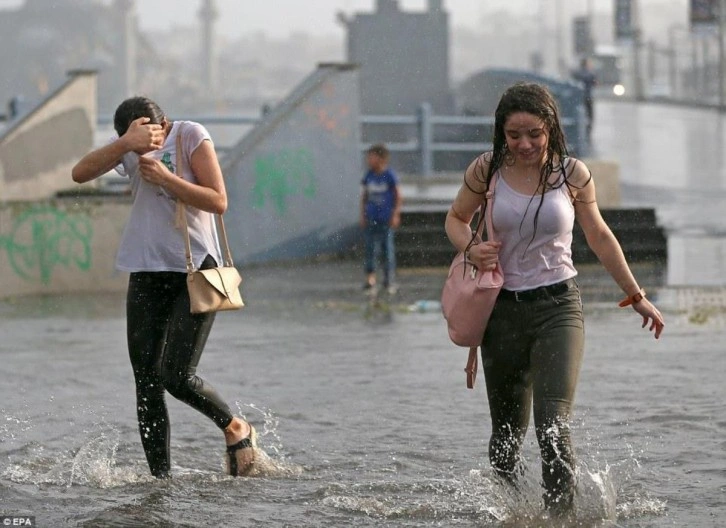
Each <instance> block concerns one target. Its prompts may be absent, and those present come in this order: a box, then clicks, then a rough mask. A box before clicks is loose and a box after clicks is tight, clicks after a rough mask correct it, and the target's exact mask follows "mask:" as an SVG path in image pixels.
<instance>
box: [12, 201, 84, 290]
mask: <svg viewBox="0 0 726 528" xmlns="http://www.w3.org/2000/svg"><path fill="white" fill-rule="evenodd" d="M92 231H93V230H92V227H91V223H90V221H89V219H88V218H87V217H85V216H79V215H69V214H66V213H65V212H63V211H60V210H58V209H55V208H53V207H50V206H38V207H31V208H29V209H28V210H26V211H24V212H23V213H22V214H20V215H19V216H18V217H17V220H16V221H15V223H14V226H13V230H12V232H11V233H10V234H9V235H8V236H2V235H0V247H4V248H5V250H6V251H7V254H8V261H9V262H10V265H11V267H12V269H13V270H14V271H15V273H16V274H17V275H18V276H20V277H22V278H23V279H25V280H40V281H41V282H42V283H43V284H47V283H48V282H50V278H51V276H52V274H53V269H54V268H55V266H57V265H63V266H66V267H69V266H72V265H75V266H77V267H78V268H79V269H81V270H84V271H85V270H88V269H89V268H90V267H91V235H92Z"/></svg>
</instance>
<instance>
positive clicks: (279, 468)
mask: <svg viewBox="0 0 726 528" xmlns="http://www.w3.org/2000/svg"><path fill="white" fill-rule="evenodd" d="M236 405H237V409H238V411H239V414H240V415H241V416H242V419H244V420H245V421H250V422H252V423H253V425H255V429H257V445H258V448H257V450H256V452H255V464H254V467H253V469H252V471H251V472H250V474H249V476H251V477H297V476H300V475H301V474H302V473H303V468H302V466H299V465H297V464H293V463H292V462H289V461H287V460H286V459H285V452H284V446H283V443H282V439H281V438H280V435H279V433H278V426H279V423H280V420H279V418H278V417H277V416H276V415H275V414H274V413H273V412H272V411H271V410H270V409H266V408H263V407H259V406H257V405H256V404H254V403H247V404H240V403H239V402H236ZM243 408H247V409H249V410H251V411H253V412H254V413H256V414H258V415H260V416H261V417H262V424H261V425H260V422H259V420H253V419H251V418H250V419H249V420H248V417H247V415H246V414H245V413H244V412H243ZM268 452H269V453H273V455H274V457H271V456H270V455H269V454H268Z"/></svg>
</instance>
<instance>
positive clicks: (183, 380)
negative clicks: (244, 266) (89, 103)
mask: <svg viewBox="0 0 726 528" xmlns="http://www.w3.org/2000/svg"><path fill="white" fill-rule="evenodd" d="M114 128H115V129H116V132H117V134H118V138H115V139H114V140H113V141H111V142H110V143H109V144H107V145H105V146H103V147H101V148H99V149H96V150H94V151H92V152H90V153H89V154H87V155H86V156H84V157H83V158H82V159H81V160H80V161H79V162H78V163H77V164H76V165H75V167H73V172H72V176H73V180H74V181H75V182H77V183H84V182H87V181H90V180H93V179H95V178H98V177H99V176H101V175H102V174H105V173H106V172H108V171H109V170H111V169H113V168H116V170H117V171H118V172H119V173H120V174H122V175H126V176H128V177H129V179H130V182H131V190H132V196H133V205H132V208H131V215H130V218H129V221H128V224H127V225H126V229H125V231H124V234H123V237H122V239H121V244H120V247H119V251H118V256H117V259H116V267H117V268H118V269H119V270H121V271H126V272H129V273H130V275H129V288H128V293H127V299H126V322H127V341H128V349H129V356H130V359H131V365H132V367H133V371H134V379H135V382H136V400H137V412H138V420H139V431H140V433H141V443H142V444H143V447H144V451H145V453H146V458H147V461H148V464H149V468H150V470H151V473H152V474H153V475H154V476H155V477H157V478H169V477H170V467H171V457H170V450H169V435H170V425H169V416H168V412H167V408H166V402H165V399H164V393H165V391H168V392H169V393H170V394H171V395H172V396H174V397H175V398H177V399H179V400H181V401H183V402H184V403H186V404H188V405H190V406H191V407H193V408H194V409H197V410H198V411H200V412H201V413H203V414H204V415H205V416H207V417H209V418H210V419H211V420H212V421H214V423H215V424H216V425H217V426H218V427H219V428H220V429H221V430H222V431H223V433H224V437H225V441H226V444H227V463H228V470H229V472H230V474H232V475H245V474H248V473H249V471H250V469H251V468H252V466H253V464H254V460H255V449H256V440H255V430H254V428H253V427H252V426H251V425H250V424H248V423H247V422H245V421H244V420H242V419H241V418H238V417H236V416H234V415H232V412H231V411H230V408H229V406H228V405H227V404H226V403H225V402H224V401H223V400H222V399H221V397H220V396H219V394H217V392H216V391H215V390H214V389H213V388H212V387H210V386H209V385H208V384H206V382H204V381H203V380H202V379H201V378H199V377H198V376H197V375H196V368H197V365H198V363H199V359H200V357H201V355H202V352H203V350H204V345H205V343H206V341H207V337H208V336H209V332H210V330H211V328H212V324H213V322H214V314H213V313H210V314H192V313H190V308H189V295H188V291H187V286H186V275H187V271H186V261H185V242H184V237H183V235H182V232H181V231H180V230H179V229H177V228H176V227H175V217H176V211H177V207H176V204H177V201H181V202H183V203H184V204H185V205H186V206H187V207H186V208H185V209H186V214H187V222H188V225H189V236H190V239H191V246H192V255H194V258H195V262H194V265H195V266H196V267H198V268H201V269H205V268H211V267H215V266H216V265H217V263H219V262H221V261H222V259H221V256H220V254H219V248H218V245H217V243H216V240H217V237H216V231H215V224H214V214H222V213H224V211H225V210H226V209H227V194H226V191H225V186H224V178H223V176H222V170H221V168H220V166H219V162H218V160H217V155H216V152H215V150H214V145H213V144H212V140H211V137H210V136H209V133H208V132H207V130H206V129H205V128H204V127H203V126H202V125H200V124H199V123H194V122H191V121H184V122H180V121H175V122H172V121H169V120H168V119H167V118H166V116H165V115H164V113H163V112H162V110H161V109H160V108H159V106H158V105H157V104H156V103H155V102H154V101H152V100H150V99H147V98H145V97H132V98H130V99H127V100H125V101H123V102H122V103H121V104H120V105H119V107H118V108H117V109H116V112H115V115H114ZM178 134H181V145H182V150H183V155H184V159H185V161H186V163H184V165H185V166H184V167H182V168H181V170H180V168H179V167H176V166H175V165H176V138H177V135H178Z"/></svg>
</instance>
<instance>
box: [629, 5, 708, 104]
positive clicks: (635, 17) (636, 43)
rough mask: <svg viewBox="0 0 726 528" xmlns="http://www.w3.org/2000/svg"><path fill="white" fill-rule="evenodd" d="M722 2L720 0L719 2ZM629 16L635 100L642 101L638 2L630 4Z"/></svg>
mask: <svg viewBox="0 0 726 528" xmlns="http://www.w3.org/2000/svg"><path fill="white" fill-rule="evenodd" d="M720 1H722V0H720ZM631 16H632V23H633V77H634V84H635V85H634V91H635V100H636V101H642V100H643V73H642V69H641V64H640V46H641V41H640V39H641V36H642V35H641V28H640V9H639V8H638V0H633V2H632V4H631Z"/></svg>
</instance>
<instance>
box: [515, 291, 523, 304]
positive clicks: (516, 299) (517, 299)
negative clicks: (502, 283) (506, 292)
mask: <svg viewBox="0 0 726 528" xmlns="http://www.w3.org/2000/svg"><path fill="white" fill-rule="evenodd" d="M514 300H515V301H516V302H522V301H523V300H524V299H520V298H519V290H514Z"/></svg>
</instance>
